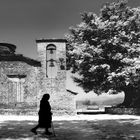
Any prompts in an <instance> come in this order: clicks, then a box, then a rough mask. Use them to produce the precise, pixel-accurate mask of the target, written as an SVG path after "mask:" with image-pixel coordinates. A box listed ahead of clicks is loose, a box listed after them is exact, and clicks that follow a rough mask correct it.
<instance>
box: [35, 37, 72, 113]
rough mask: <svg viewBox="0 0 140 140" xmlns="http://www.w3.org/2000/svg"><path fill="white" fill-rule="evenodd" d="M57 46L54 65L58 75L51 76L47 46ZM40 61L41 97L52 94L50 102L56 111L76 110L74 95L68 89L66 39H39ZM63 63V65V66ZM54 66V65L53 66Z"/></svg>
mask: <svg viewBox="0 0 140 140" xmlns="http://www.w3.org/2000/svg"><path fill="white" fill-rule="evenodd" d="M50 44H52V45H54V46H56V57H55V61H54V65H55V67H56V72H57V73H56V76H55V77H52V78H50V77H51V76H49V75H48V72H47V71H48V66H47V64H48V60H47V57H48V56H47V55H48V54H47V51H46V50H47V46H48V45H50ZM37 50H38V61H40V62H41V66H42V67H41V68H39V73H38V77H39V81H40V82H39V83H40V85H39V87H40V88H39V89H40V91H39V98H38V101H40V99H41V98H42V96H43V94H45V93H49V94H50V104H51V106H52V110H53V112H54V113H57V112H73V111H74V107H75V105H74V96H73V95H72V94H71V93H68V92H67V91H66V40H57V39H56V40H55V39H54V40H53V39H52V40H38V41H37ZM62 64H63V66H62ZM52 68H53V67H52Z"/></svg>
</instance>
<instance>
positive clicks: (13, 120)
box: [0, 115, 140, 140]
mask: <svg viewBox="0 0 140 140" xmlns="http://www.w3.org/2000/svg"><path fill="white" fill-rule="evenodd" d="M36 124H37V117H35V116H33V117H31V116H30V117H28V116H13V117H8V116H6V117H5V116H0V140H16V139H17V140H43V139H44V140H140V117H139V116H119V115H90V116H88V115H82V116H80V117H79V116H78V117H77V116H76V117H67V116H65V117H58V118H57V117H55V118H54V120H53V125H54V129H55V133H56V137H53V136H51V137H41V136H35V135H33V133H31V132H30V129H31V128H32V127H34V126H35V125H36ZM39 132H43V130H42V129H40V130H39Z"/></svg>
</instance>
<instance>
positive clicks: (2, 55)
mask: <svg viewBox="0 0 140 140" xmlns="http://www.w3.org/2000/svg"><path fill="white" fill-rule="evenodd" d="M36 44H37V52H38V60H33V59H31V58H27V57H25V56H23V55H21V54H15V51H16V46H15V45H12V44H8V43H0V108H2V107H3V105H6V107H7V108H19V107H20V108H29V107H30V108H39V103H40V100H41V98H42V96H43V95H44V94H45V93H48V94H50V97H51V98H50V103H51V106H52V110H53V111H54V112H57V111H62V113H63V111H64V112H66V111H69V112H73V111H74V108H75V103H74V96H75V94H73V92H69V91H68V90H67V89H66V44H67V41H66V40H64V39H42V40H36Z"/></svg>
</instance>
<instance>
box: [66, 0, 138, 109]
mask: <svg viewBox="0 0 140 140" xmlns="http://www.w3.org/2000/svg"><path fill="white" fill-rule="evenodd" d="M81 17H82V21H81V23H80V24H78V25H77V26H76V27H72V28H71V29H70V33H69V34H68V35H67V40H68V44H69V45H68V46H67V64H68V65H67V66H68V67H69V68H72V72H74V73H78V74H79V76H78V77H74V81H75V82H76V83H78V85H79V86H81V87H82V88H83V89H84V90H85V92H89V91H94V92H95V93H96V94H98V95H99V94H101V93H103V92H106V93H109V94H110V93H111V94H117V93H118V92H121V91H123V92H124V94H125V99H124V102H123V104H122V105H123V106H126V107H130V106H132V107H136V106H139V105H140V98H139V97H140V93H139V92H140V63H139V56H140V8H130V7H128V6H127V1H124V0H121V1H119V2H117V3H115V2H114V3H107V4H105V5H104V6H103V8H102V9H101V10H100V14H99V15H96V14H94V13H92V12H85V13H83V14H82V16H81Z"/></svg>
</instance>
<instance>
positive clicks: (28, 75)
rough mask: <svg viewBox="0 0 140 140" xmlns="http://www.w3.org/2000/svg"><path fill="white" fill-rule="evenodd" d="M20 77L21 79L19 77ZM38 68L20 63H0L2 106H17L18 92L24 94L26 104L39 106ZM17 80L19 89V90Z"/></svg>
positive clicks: (0, 100)
mask: <svg viewBox="0 0 140 140" xmlns="http://www.w3.org/2000/svg"><path fill="white" fill-rule="evenodd" d="M18 76H19V77H18ZM36 76H37V67H33V66H30V65H28V64H27V63H25V62H20V61H1V62H0V79H1V80H0V97H1V98H0V104H9V105H13V106H14V105H15V106H16V104H18V103H17V95H16V94H17V90H20V91H21V92H22V93H23V101H22V102H24V103H26V104H29V105H31V104H35V103H36V104H37V80H36V79H37V77H36ZM17 80H18V81H19V88H20V89H17V85H16V84H17Z"/></svg>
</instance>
